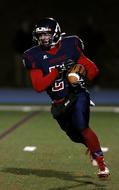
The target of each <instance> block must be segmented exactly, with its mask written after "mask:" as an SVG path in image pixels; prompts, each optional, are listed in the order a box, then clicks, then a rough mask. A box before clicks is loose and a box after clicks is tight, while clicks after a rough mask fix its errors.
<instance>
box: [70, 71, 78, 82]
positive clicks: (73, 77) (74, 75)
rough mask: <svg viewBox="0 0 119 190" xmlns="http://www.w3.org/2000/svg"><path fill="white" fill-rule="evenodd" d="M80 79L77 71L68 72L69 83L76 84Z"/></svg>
mask: <svg viewBox="0 0 119 190" xmlns="http://www.w3.org/2000/svg"><path fill="white" fill-rule="evenodd" d="M79 80H80V75H79V74H78V73H72V72H71V73H69V74H68V81H69V83H70V84H76V83H77V82H78V81H79Z"/></svg>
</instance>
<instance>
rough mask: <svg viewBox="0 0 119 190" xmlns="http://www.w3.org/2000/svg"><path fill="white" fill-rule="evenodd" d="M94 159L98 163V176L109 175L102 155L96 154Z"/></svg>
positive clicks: (104, 176)
mask: <svg viewBox="0 0 119 190" xmlns="http://www.w3.org/2000/svg"><path fill="white" fill-rule="evenodd" d="M96 161H97V164H98V168H99V171H98V173H97V175H98V177H99V178H106V177H108V176H109V175H110V172H109V169H108V168H107V166H106V164H105V162H104V157H103V156H97V157H96Z"/></svg>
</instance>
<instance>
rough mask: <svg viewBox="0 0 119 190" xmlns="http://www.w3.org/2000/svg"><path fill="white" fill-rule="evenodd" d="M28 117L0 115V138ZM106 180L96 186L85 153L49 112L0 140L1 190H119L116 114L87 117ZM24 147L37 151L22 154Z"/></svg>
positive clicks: (118, 120)
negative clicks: (107, 173) (97, 141)
mask: <svg viewBox="0 0 119 190" xmlns="http://www.w3.org/2000/svg"><path fill="white" fill-rule="evenodd" d="M29 114H31V112H17V111H12V112H10V111H4V112H3V111H1V112H0V134H5V132H6V131H7V130H8V129H10V128H13V127H14V125H15V124H16V123H19V122H20V121H22V120H23V118H26V117H27V115H29ZM90 125H91V126H92V128H93V129H94V130H95V131H96V133H97V134H98V136H99V138H100V139H101V146H102V147H109V151H108V152H106V153H104V154H105V158H106V160H107V163H108V166H109V168H110V171H111V176H110V178H109V179H108V180H100V179H98V178H97V176H96V172H97V168H96V167H94V166H92V165H91V163H90V160H89V158H88V156H87V155H85V151H86V149H85V147H84V146H83V145H81V144H76V143H73V142H72V141H70V139H69V138H68V137H67V136H66V135H65V134H64V132H63V131H61V129H60V128H59V127H58V125H57V123H56V121H55V120H53V119H52V117H51V115H50V113H49V112H38V113H36V114H35V115H34V116H33V115H31V117H30V118H28V119H27V120H26V121H25V122H23V123H21V124H19V125H18V126H19V127H18V128H16V129H15V130H13V131H11V132H10V130H9V132H8V134H7V133H6V135H3V137H2V138H1V140H0V190H119V183H118V181H119V164H118V158H119V146H118V137H119V113H111V112H109V113H107V112H91V120H90ZM25 146H36V147H37V149H36V150H35V151H34V152H25V151H23V148H24V147H25Z"/></svg>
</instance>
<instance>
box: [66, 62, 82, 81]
mask: <svg viewBox="0 0 119 190" xmlns="http://www.w3.org/2000/svg"><path fill="white" fill-rule="evenodd" d="M85 74H86V71H85V68H84V66H83V65H80V64H76V65H74V66H73V67H72V68H71V69H70V71H69V72H68V76H67V77H68V81H69V83H70V84H76V83H79V82H80V80H81V78H82V77H81V76H85Z"/></svg>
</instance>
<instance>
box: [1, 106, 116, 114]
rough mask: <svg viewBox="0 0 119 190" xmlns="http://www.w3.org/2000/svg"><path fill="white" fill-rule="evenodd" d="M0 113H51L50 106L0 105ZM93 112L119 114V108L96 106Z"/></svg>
mask: <svg viewBox="0 0 119 190" xmlns="http://www.w3.org/2000/svg"><path fill="white" fill-rule="evenodd" d="M0 111H24V112H30V111H50V105H26V106H25V105H0ZM91 111H92V112H115V113H119V106H94V107H91Z"/></svg>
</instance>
